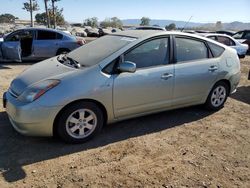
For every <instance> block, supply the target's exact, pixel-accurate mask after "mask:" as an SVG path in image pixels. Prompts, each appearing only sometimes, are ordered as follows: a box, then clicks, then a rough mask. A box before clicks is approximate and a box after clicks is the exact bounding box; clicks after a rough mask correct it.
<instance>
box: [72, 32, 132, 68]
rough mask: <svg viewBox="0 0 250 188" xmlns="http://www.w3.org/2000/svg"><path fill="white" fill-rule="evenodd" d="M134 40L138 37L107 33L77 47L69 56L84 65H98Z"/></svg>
mask: <svg viewBox="0 0 250 188" xmlns="http://www.w3.org/2000/svg"><path fill="white" fill-rule="evenodd" d="M134 40H136V38H132V37H126V36H118V35H107V36H104V37H101V38H98V39H96V40H94V41H92V42H90V43H87V44H85V45H83V46H82V47H80V48H77V49H76V50H74V51H72V52H70V53H69V54H68V57H70V58H72V59H74V60H75V61H77V62H79V63H80V64H81V65H82V66H92V65H96V64H98V63H100V61H101V60H103V59H104V58H106V57H108V56H110V55H111V54H113V53H115V52H116V51H118V50H120V49H121V48H123V47H124V46H126V45H128V44H129V43H131V42H133V41H134Z"/></svg>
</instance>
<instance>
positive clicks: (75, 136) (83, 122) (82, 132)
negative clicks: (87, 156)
mask: <svg viewBox="0 0 250 188" xmlns="http://www.w3.org/2000/svg"><path fill="white" fill-rule="evenodd" d="M103 124H104V117H103V112H102V110H101V109H100V108H99V107H98V106H97V105H96V104H95V103H92V102H78V103H74V104H72V105H70V106H69V107H67V108H66V109H65V110H64V111H62V113H61V114H60V116H59V119H58V124H57V126H56V131H57V134H58V135H59V137H60V138H61V139H62V140H64V141H65V142H67V143H73V144H78V143H83V142H86V141H88V140H89V139H91V138H93V137H94V136H95V135H96V134H97V133H98V132H99V131H100V130H101V128H102V126H103Z"/></svg>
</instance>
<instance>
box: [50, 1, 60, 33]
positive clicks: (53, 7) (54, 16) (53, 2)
mask: <svg viewBox="0 0 250 188" xmlns="http://www.w3.org/2000/svg"><path fill="white" fill-rule="evenodd" d="M58 1H60V0H51V3H52V13H53V22H54V29H55V28H56V8H57V7H55V2H58Z"/></svg>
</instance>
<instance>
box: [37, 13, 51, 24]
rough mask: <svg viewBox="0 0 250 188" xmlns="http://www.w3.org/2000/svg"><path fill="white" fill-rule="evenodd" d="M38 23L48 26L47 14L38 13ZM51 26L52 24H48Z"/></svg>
mask: <svg viewBox="0 0 250 188" xmlns="http://www.w3.org/2000/svg"><path fill="white" fill-rule="evenodd" d="M35 19H36V22H37V23H39V24H47V14H46V12H44V13H38V14H36V16H35ZM48 24H49V25H50V23H48Z"/></svg>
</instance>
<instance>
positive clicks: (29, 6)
mask: <svg viewBox="0 0 250 188" xmlns="http://www.w3.org/2000/svg"><path fill="white" fill-rule="evenodd" d="M23 9H24V10H26V11H28V12H30V21H31V24H30V26H31V27H34V20H33V12H34V11H37V10H39V5H38V4H37V1H36V0H29V2H25V3H23Z"/></svg>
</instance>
